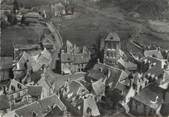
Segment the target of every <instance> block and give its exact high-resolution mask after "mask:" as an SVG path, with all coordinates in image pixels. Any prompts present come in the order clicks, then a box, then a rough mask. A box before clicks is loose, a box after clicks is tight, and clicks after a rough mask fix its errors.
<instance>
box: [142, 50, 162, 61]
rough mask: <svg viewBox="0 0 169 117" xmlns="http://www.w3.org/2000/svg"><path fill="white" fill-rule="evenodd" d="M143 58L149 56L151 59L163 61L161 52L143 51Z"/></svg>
mask: <svg viewBox="0 0 169 117" xmlns="http://www.w3.org/2000/svg"><path fill="white" fill-rule="evenodd" d="M144 56H145V57H147V56H151V57H153V56H155V57H157V58H159V59H163V56H162V54H161V51H159V50H146V51H144Z"/></svg>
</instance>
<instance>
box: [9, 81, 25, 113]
mask: <svg viewBox="0 0 169 117" xmlns="http://www.w3.org/2000/svg"><path fill="white" fill-rule="evenodd" d="M27 92H28V89H27V87H26V86H24V85H23V84H21V83H20V82H18V81H16V80H14V79H13V80H11V83H10V86H9V89H8V91H7V96H8V99H9V104H10V109H11V110H12V109H15V108H18V107H20V106H23V105H25V104H27V103H28V102H27Z"/></svg>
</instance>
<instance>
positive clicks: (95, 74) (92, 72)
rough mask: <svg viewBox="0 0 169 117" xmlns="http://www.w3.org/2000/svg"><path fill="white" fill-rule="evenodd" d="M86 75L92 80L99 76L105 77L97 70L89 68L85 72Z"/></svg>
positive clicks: (97, 78) (99, 77)
mask: <svg viewBox="0 0 169 117" xmlns="http://www.w3.org/2000/svg"><path fill="white" fill-rule="evenodd" d="M87 77H88V78H91V79H94V80H99V79H101V78H105V77H106V76H105V75H104V73H102V72H101V71H99V70H90V71H89V72H88V74H87Z"/></svg>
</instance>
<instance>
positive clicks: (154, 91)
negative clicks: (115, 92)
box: [133, 84, 163, 110]
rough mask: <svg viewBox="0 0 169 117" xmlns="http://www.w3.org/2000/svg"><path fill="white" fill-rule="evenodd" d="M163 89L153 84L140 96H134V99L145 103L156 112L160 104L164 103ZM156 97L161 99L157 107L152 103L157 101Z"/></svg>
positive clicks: (141, 92)
mask: <svg viewBox="0 0 169 117" xmlns="http://www.w3.org/2000/svg"><path fill="white" fill-rule="evenodd" d="M162 92H163V89H161V88H159V87H158V86H156V85H155V84H151V85H149V86H147V87H146V88H144V89H143V90H142V91H140V93H139V94H137V95H136V96H134V97H133V98H134V99H135V100H137V101H138V102H141V103H143V104H144V105H147V106H149V107H150V108H152V109H154V110H156V109H157V108H158V106H159V105H160V104H162V102H163V94H162ZM156 96H158V97H159V99H158V102H157V104H156V105H154V104H153V103H151V101H155V99H156Z"/></svg>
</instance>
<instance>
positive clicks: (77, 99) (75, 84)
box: [61, 80, 100, 116]
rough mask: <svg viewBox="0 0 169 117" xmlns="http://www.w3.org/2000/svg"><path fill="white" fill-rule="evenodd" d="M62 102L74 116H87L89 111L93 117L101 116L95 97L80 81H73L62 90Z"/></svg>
mask: <svg viewBox="0 0 169 117" xmlns="http://www.w3.org/2000/svg"><path fill="white" fill-rule="evenodd" d="M61 100H62V101H63V102H64V103H65V105H66V106H67V107H68V111H69V112H71V113H72V115H73V116H80V115H85V114H87V112H88V111H87V110H90V111H91V114H92V116H98V115H100V112H99V110H98V107H97V105H96V102H95V99H94V97H93V95H92V94H90V93H89V91H88V90H87V88H86V87H85V86H84V85H83V84H81V83H80V82H79V81H78V80H74V81H71V82H70V83H68V84H67V85H66V86H65V87H64V88H63V89H62V95H61ZM88 108H89V109H88Z"/></svg>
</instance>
